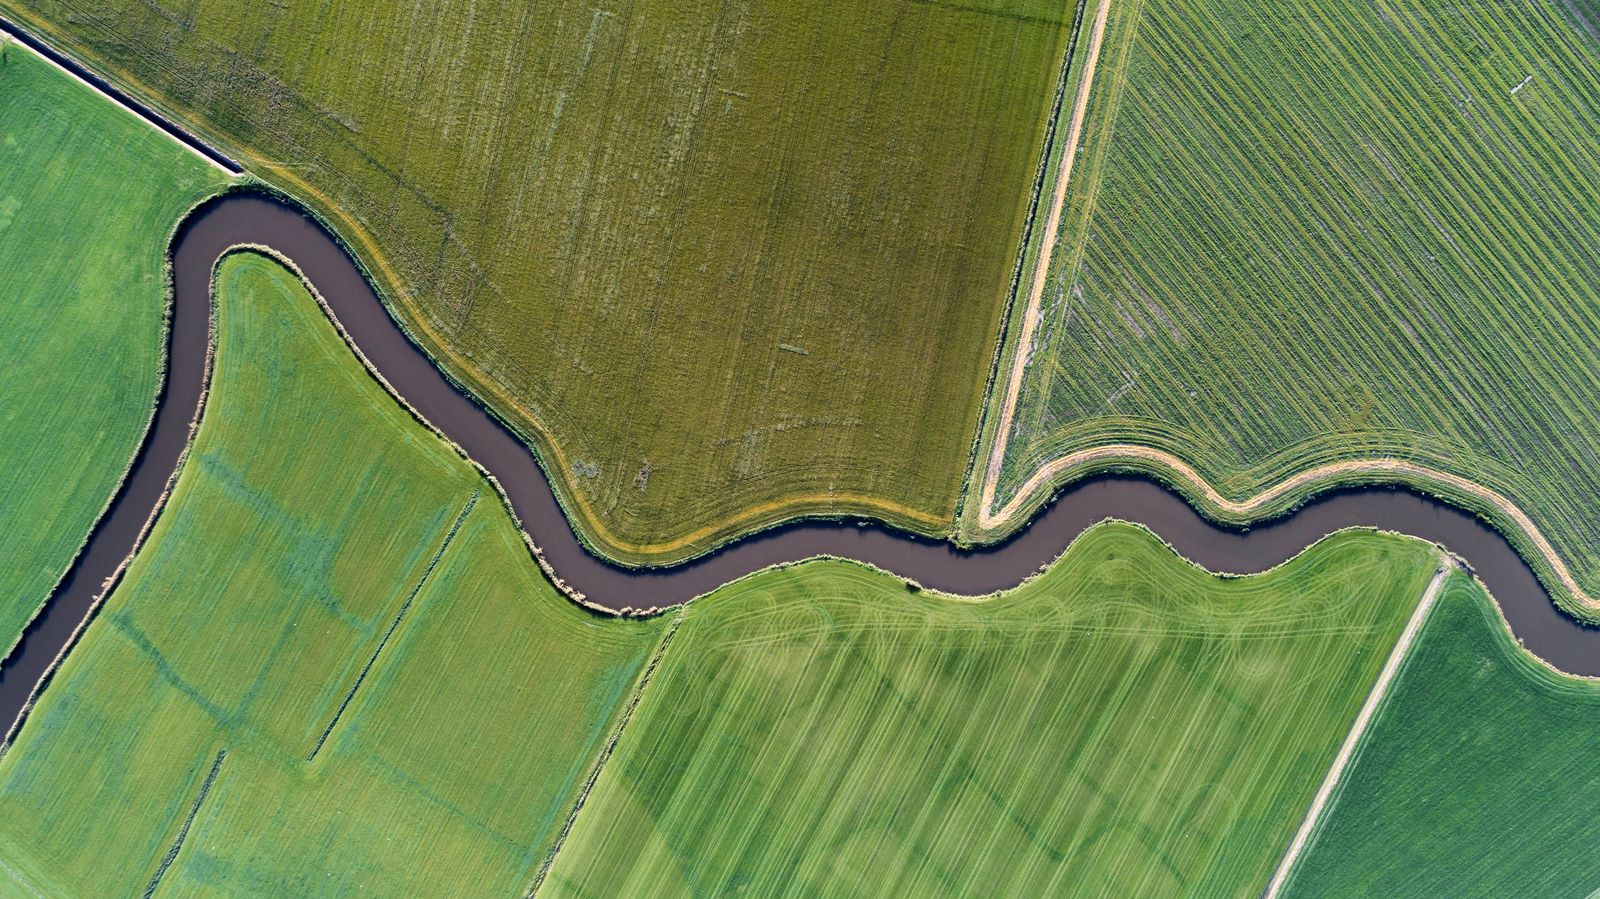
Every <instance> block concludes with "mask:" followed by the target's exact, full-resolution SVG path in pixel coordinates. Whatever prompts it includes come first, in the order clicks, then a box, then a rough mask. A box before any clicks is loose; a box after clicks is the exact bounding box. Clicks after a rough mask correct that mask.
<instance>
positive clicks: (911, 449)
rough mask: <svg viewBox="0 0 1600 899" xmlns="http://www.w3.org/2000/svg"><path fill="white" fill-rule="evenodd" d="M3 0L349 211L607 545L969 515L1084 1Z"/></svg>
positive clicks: (308, 195) (424, 330) (262, 167)
mask: <svg viewBox="0 0 1600 899" xmlns="http://www.w3.org/2000/svg"><path fill="white" fill-rule="evenodd" d="M0 7H3V8H5V9H8V10H9V11H11V12H12V13H13V14H15V15H17V16H18V17H19V18H20V19H21V20H22V21H23V22H25V23H27V24H29V25H30V26H31V27H35V28H38V29H40V30H41V31H43V32H44V33H46V34H49V35H50V36H51V37H53V38H54V39H56V40H58V41H60V42H61V43H62V44H63V45H64V46H66V47H68V48H69V49H70V50H71V51H72V52H74V53H76V54H79V55H81V56H82V57H83V58H85V59H86V60H88V61H89V62H90V63H92V64H94V65H96V66H97V67H100V68H103V69H104V70H106V71H107V72H108V73H109V74H110V75H111V76H112V77H114V78H115V79H117V80H119V81H121V82H124V83H126V84H127V85H128V86H129V87H130V89H131V90H133V91H135V92H136V93H139V94H141V95H143V96H146V97H148V98H149V99H150V100H151V101H152V102H153V103H155V104H156V105H157V106H159V107H161V108H164V109H167V110H169V111H171V112H172V114H173V115H174V117H175V118H176V119H178V120H179V121H184V122H186V123H190V124H192V125H193V126H194V127H195V128H196V129H197V130H199V131H200V132H202V133H204V134H206V135H207V136H208V137H211V138H212V139H214V140H215V141H216V142H217V143H218V144H219V145H220V146H223V147H225V148H227V149H229V150H230V151H231V152H233V153H235V154H236V155H238V156H239V157H240V158H241V159H242V160H244V161H245V162H246V163H247V164H248V165H249V166H250V168H251V169H252V171H254V172H255V173H257V174H259V175H261V176H262V177H264V178H266V179H267V180H269V181H271V182H272V183H274V184H275V185H277V186H279V187H281V188H284V189H287V190H288V191H290V192H291V193H293V194H295V195H296V196H298V197H300V198H301V199H303V200H305V201H307V202H308V203H310V204H311V205H312V206H314V207H315V208H316V209H317V210H318V212H319V213H320V214H322V215H323V216H325V217H326V218H328V219H329V220H330V221H331V222H332V223H333V224H334V225H335V226H336V227H337V228H338V229H339V230H340V232H341V233H342V234H343V235H344V236H345V237H346V238H348V239H349V240H351V241H352V242H353V243H354V245H355V246H354V248H355V250H356V251H357V253H358V255H360V256H361V257H362V259H363V261H364V262H366V263H367V265H368V267H369V268H371V269H372V271H373V272H374V273H375V275H376V276H377V278H378V280H379V282H380V284H381V286H382V287H383V288H384V289H385V291H386V293H387V294H388V295H389V296H390V298H391V299H393V300H394V301H395V302H396V303H397V305H398V309H399V313H400V315H401V317H402V318H403V320H404V321H405V322H406V324H407V326H408V327H409V328H410V329H411V330H412V331H413V332H414V333H415V334H416V335H417V336H418V337H419V339H420V340H421V341H422V343H424V344H425V345H426V346H427V347H428V348H429V350H430V351H431V352H432V353H433V354H434V355H435V356H436V357H437V358H438V359H439V360H440V361H441V362H442V363H443V364H444V365H445V367H446V368H448V369H449V370H450V371H451V372H452V373H454V374H455V375H456V376H458V377H459V378H461V379H462V380H464V381H465V382H467V383H468V384H469V385H471V387H472V388H473V390H474V391H475V392H476V393H477V394H478V395H479V396H481V397H483V398H484V399H485V400H486V401H488V402H489V403H490V404H491V405H492V406H493V407H494V408H495V409H496V410H497V411H498V412H500V413H501V414H502V415H504V416H506V417H508V418H509V419H510V420H511V421H512V422H513V423H514V424H515V425H516V426H517V427H518V428H519V429H521V430H522V431H523V432H524V433H525V434H527V435H528V436H529V437H530V439H532V440H534V442H536V443H537V444H538V445H539V446H540V449H541V453H542V455H543V457H544V461H545V462H546V464H547V467H548V468H549V469H550V472H551V475H552V477H553V480H554V481H555V482H556V486H557V489H558V491H559V492H560V494H561V496H562V498H563V502H564V503H565V504H566V505H567V507H568V509H569V512H570V513H571V514H572V517H573V518H574V519H575V520H576V521H577V522H578V524H579V526H580V528H581V529H582V530H583V532H584V533H585V534H586V536H587V537H588V538H589V539H590V540H591V541H592V542H594V543H596V544H597V545H598V546H600V547H601V548H602V549H604V550H606V551H607V552H610V553H612V554H613V555H616V556H618V557H620V558H624V559H631V560H644V559H653V560H655V561H662V560H666V559H669V558H672V557H682V556H685V555H687V554H691V553H693V552H694V551H696V550H700V549H704V548H706V547H708V546H710V545H712V544H714V543H716V542H718V541H720V540H723V539H726V538H728V537H730V536H735V535H738V534H741V533H744V532H747V531H749V530H752V529H754V528H758V527H760V526H762V525H768V524H772V523H775V522H778V521H780V520H783V519H785V518H788V517H791V516H794V515H796V514H801V513H827V512H836V513H846V512H865V513H871V514H874V515H877V516H879V517H882V518H885V519H888V520H890V521H893V522H895V523H897V524H901V525H903V526H905V527H908V528H911V529H914V530H918V531H924V532H940V533H943V532H948V531H949V530H950V528H951V527H952V521H953V517H954V509H955V504H956V500H957V495H958V492H959V490H960V488H961V481H962V476H963V474H964V472H965V468H966V464H967V461H968V457H969V451H970V448H971V441H972V436H973V429H974V426H975V423H976V420H977V415H978V411H979V406H980V404H981V403H982V394H983V390H984V385H985V379H986V377H987V375H988V370H989V365H990V361H991V355H992V349H993V345H994V340H995V332H996V329H997V323H998V321H999V317H1000V312H1001V309H1002V308H1003V306H1004V304H1005V301H1006V297H1007V292H1008V289H1009V287H1010V281H1011V275H1012V269H1013V266H1014V262H1015V258H1016V252H1017V243H1018V240H1019V237H1020V233H1021V226H1022V221H1023V217H1024V212H1025V210H1026V207H1027V205H1028V202H1029V199H1030V191H1031V189H1032V186H1033V180H1034V179H1033V176H1034V172H1035V168H1036V164H1037V161H1038V153H1039V149H1040V143H1041V137H1042V135H1043V132H1044V126H1045V122H1046V119H1048V118H1049V111H1050V103H1051V100H1052V95H1053V92H1054V86H1055V81H1056V76H1057V74H1058V71H1059V65H1060V59H1061V53H1062V50H1063V49H1064V47H1065V45H1066V39H1067V33H1068V32H1069V30H1070V28H1071V19H1072V15H1073V10H1074V7H1073V6H1072V5H1071V4H1062V3H1053V2H1042V0H993V2H984V3H975V4H965V3H923V2H915V0H892V2H885V3H838V2H823V0H813V2H806V3H777V2H760V3H753V4H734V5H728V6H723V7H720V8H719V7H715V6H706V7H702V8H699V9H697V10H695V11H692V12H691V11H689V10H687V9H686V8H685V7H683V6H682V5H681V4H678V3H673V2H666V0H651V2H645V3H637V4H631V5H629V6H628V7H626V8H618V9H610V8H601V7H597V6H595V5H594V4H592V3H588V2H577V0H562V2H558V3H555V4H551V5H546V6H541V7H540V8H539V9H538V10H537V11H530V9H529V7H528V6H527V5H526V4H525V3H521V2H490V3H484V2H468V0H454V2H445V3H430V4H420V3H415V2H403V3H386V4H339V5H335V6H334V7H331V8H325V4H322V3H320V2H312V0H289V2H284V3H277V4H249V5H234V6H230V7H226V8H224V7H210V6H208V7H198V8H197V7H194V6H193V5H192V4H190V3H188V2H176V0H159V2H143V0H114V2H108V3H101V4H97V5H96V7H95V9H94V10H93V13H92V14H91V15H84V14H82V13H83V12H84V10H82V9H81V8H80V7H81V3H79V2H78V0H4V2H0ZM396 98H403V101H401V102H397V101H396Z"/></svg>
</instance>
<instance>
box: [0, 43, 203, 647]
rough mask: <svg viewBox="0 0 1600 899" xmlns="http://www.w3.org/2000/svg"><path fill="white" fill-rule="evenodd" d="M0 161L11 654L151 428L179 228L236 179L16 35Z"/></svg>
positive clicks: (4, 77) (0, 640) (0, 50)
mask: <svg viewBox="0 0 1600 899" xmlns="http://www.w3.org/2000/svg"><path fill="white" fill-rule="evenodd" d="M0 172H4V173H5V174H4V177H3V178H0V334H3V335H5V343H6V354H5V362H4V364H3V365H0V460H4V463H5V466H4V467H5V475H4V476H3V477H0V522H3V523H4V524H3V525H0V657H3V656H4V655H5V654H6V653H7V652H9V651H10V649H11V647H12V645H13V643H15V642H16V640H17V638H18V636H19V635H20V634H21V633H22V630H23V627H24V626H25V625H26V624H27V623H28V621H29V619H31V618H32V617H33V616H34V613H35V612H37V611H38V609H39V607H40V606H41V605H42V604H43V603H44V601H45V599H46V598H47V597H48V596H49V595H50V592H51V590H52V589H53V588H54V587H55V585H56V583H57V582H58V581H60V579H61V577H62V575H63V574H64V573H65V571H66V569H67V566H68V565H69V564H70V563H71V562H72V560H73V558H74V557H75V556H76V554H77V552H78V550H79V548H80V547H81V546H83V544H84V541H85V539H86V538H87V537H88V535H89V531H90V529H91V527H93V525H94V523H95V521H96V519H98V518H99V516H100V513H101V511H102V510H103V509H104V508H105V507H106V505H107V503H109V502H110V501H111V497H112V494H113V493H115V491H116V489H117V485H118V484H119V483H120V482H121V479H122V476H123V473H124V472H125V471H127V469H128V466H129V464H130V463H131V460H132V458H133V455H134V452H135V450H136V449H137V448H138V446H139V442H140V440H141V438H142V436H143V434H144V432H145V429H146V427H147V426H148V425H149V422H150V417H151V414H152V412H153V411H154V408H155V400H156V393H157V391H158V390H159V388H160V386H161V365H162V358H163V344H162V340H163V335H164V334H165V327H166V326H165V316H166V311H165V310H166V307H167V286H166V275H165V271H166V254H167V241H168V237H169V236H170V235H171V233H172V231H173V229H174V228H175V227H176V226H177V223H178V220H179V219H180V218H181V217H182V216H183V213H184V211H185V210H186V209H188V208H189V207H190V206H192V205H194V204H195V203H197V202H199V201H200V200H201V199H203V198H204V197H205V196H206V195H208V194H210V193H212V192H214V191H216V190H218V189H219V188H221V187H222V186H223V185H224V184H226V183H227V175H226V173H224V172H221V171H220V170H218V169H215V168H213V167H212V166H210V165H209V164H207V163H206V162H204V161H203V160H201V159H200V158H198V157H196V156H195V155H193V154H191V153H190V152H189V151H188V150H186V149H184V148H183V147H182V146H181V145H179V144H178V143H176V142H175V141H173V140H172V139H170V138H168V137H167V136H166V135H164V134H162V133H160V132H159V131H156V130H154V129H152V128H150V127H149V126H148V125H147V124H145V123H144V122H141V121H140V120H138V119H137V118H135V117H133V116H131V115H129V114H128V113H127V111H126V110H124V109H122V108H120V107H118V106H117V105H116V104H114V103H112V102H111V101H110V100H108V99H106V98H105V97H102V96H100V95H99V94H97V93H95V92H93V91H91V90H89V89H88V88H87V87H85V86H84V85H82V84H80V83H78V82H77V81H75V80H73V79H72V78H71V77H69V76H68V75H66V74H65V73H64V72H61V71H60V70H58V69H56V68H55V67H53V66H51V65H50V64H49V63H47V62H46V61H44V60H43V59H41V58H40V57H38V56H36V55H35V54H34V53H33V52H32V51H30V50H28V49H27V48H25V47H23V46H21V45H19V44H15V43H12V42H10V41H9V39H7V38H5V37H4V36H3V35H0Z"/></svg>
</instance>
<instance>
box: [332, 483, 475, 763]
mask: <svg viewBox="0 0 1600 899" xmlns="http://www.w3.org/2000/svg"><path fill="white" fill-rule="evenodd" d="M477 504H478V493H477V491H473V493H472V495H471V496H469V497H467V502H466V505H464V506H462V507H461V512H460V513H459V514H457V515H456V520H455V522H454V523H452V524H451V525H450V530H449V531H448V532H446V533H445V535H444V539H443V540H442V541H440V542H439V548H438V549H437V550H435V551H434V553H433V558H432V559H429V560H428V567H427V568H426V569H424V570H423V572H422V577H419V578H417V584H416V586H414V587H412V588H411V593H410V594H409V595H408V596H406V601H405V602H403V603H401V604H400V611H398V612H396V613H395V616H394V620H393V621H391V622H389V629H388V630H386V631H384V632H383V639H382V640H379V641H378V645H377V647H376V648H374V649H373V650H372V657H371V658H369V659H367V664H365V665H363V666H361V673H360V674H357V675H356V682H355V683H353V684H351V685H350V692H349V693H346V694H345V697H344V701H343V702H341V703H339V708H338V710H337V711H335V712H334V713H333V719H332V720H331V721H329V722H328V726H327V727H325V728H323V730H322V736H320V737H318V738H317V745H316V746H315V747H314V748H313V749H312V750H311V754H310V755H308V756H306V761H307V762H313V761H316V758H317V753H319V752H321V751H322V746H323V744H324V743H326V742H328V736H329V735H330V734H332V733H333V729H334V728H335V727H337V726H338V724H339V719H340V718H341V717H343V716H344V710H345V709H347V708H349V707H350V701H351V700H353V699H355V698H356V691H357V690H359V689H361V684H362V682H363V681H365V680H366V679H367V673H368V672H369V671H371V670H372V666H373V665H374V664H376V663H377V661H378V655H379V654H380V653H382V652H383V648H384V647H385V646H387V645H389V638H390V637H392V636H394V632H395V630H396V629H398V628H399V627H400V622H401V620H403V619H404V618H405V617H406V612H409V611H410V610H411V604H412V603H413V602H415V601H416V598H417V594H419V593H421V592H422V587H423V585H424V584H427V583H428V577H429V576H430V575H432V574H433V569H435V568H437V567H438V565H439V560H440V559H441V558H443V557H444V551H445V550H447V549H449V548H450V543H451V541H453V540H455V539H456V533H457V532H458V531H460V530H461V525H462V523H463V522H465V521H466V520H467V516H468V515H470V514H471V513H472V507H473V506H476V505H477Z"/></svg>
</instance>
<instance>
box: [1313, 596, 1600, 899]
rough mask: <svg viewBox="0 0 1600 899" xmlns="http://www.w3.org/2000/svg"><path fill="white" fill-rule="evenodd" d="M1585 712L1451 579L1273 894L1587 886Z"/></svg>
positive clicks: (1597, 794) (1518, 892) (1589, 689)
mask: <svg viewBox="0 0 1600 899" xmlns="http://www.w3.org/2000/svg"><path fill="white" fill-rule="evenodd" d="M1597 721H1600V684H1597V683H1594V682H1590V681H1583V680H1578V679H1576V678H1570V677H1564V676H1561V675H1557V674H1555V673H1553V672H1551V671H1550V670H1549V669H1548V668H1545V667H1544V666H1542V665H1540V664H1538V663H1536V662H1535V661H1533V660H1532V659H1531V658H1529V657H1528V655H1527V653H1526V652H1524V651H1522V650H1521V649H1520V648H1519V647H1517V646H1516V645H1514V644H1513V643H1512V641H1511V638H1510V637H1509V635H1508V634H1507V633H1506V629H1505V625H1504V624H1503V623H1502V621H1501V619H1500V615H1499V613H1498V612H1497V611H1495V609H1494V607H1493V605H1491V602H1490V600H1489V597H1488V596H1487V595H1486V594H1485V593H1484V592H1483V589H1482V587H1480V586H1479V585H1478V584H1477V583H1475V582H1474V581H1472V580H1470V579H1469V578H1468V577H1466V576H1465V575H1455V576H1453V577H1452V578H1451V580H1450V581H1449V582H1448V583H1447V584H1446V585H1445V589H1444V592H1443V594H1442V595H1441V596H1440V598H1439V601H1438V604H1437V605H1436V606H1435V607H1434V609H1433V611H1432V612H1431V613H1430V615H1429V620H1428V621H1427V623H1426V624H1425V625H1424V628H1423V631H1422V634H1421V636H1420V637H1419V639H1418V640H1417V642H1416V643H1415V644H1414V645H1413V647H1412V650H1411V655H1410V656H1409V657H1408V658H1407V660H1406V663H1405V667H1404V668H1403V669H1401V672H1400V675H1399V677H1398V678H1397V679H1396V680H1395V682H1394V684H1393V686H1391V687H1390V692H1389V696H1388V699H1387V700H1386V703H1385V705H1384V706H1383V708H1382V710H1381V711H1380V712H1379V715H1378V718H1377V720H1376V721H1374V722H1373V724H1372V726H1371V728H1370V729H1369V730H1368V731H1367V735H1366V738H1365V741H1364V743H1363V746H1362V748H1361V750H1360V755H1359V756H1358V757H1357V759H1356V761H1355V763H1353V764H1352V765H1351V766H1350V768H1349V769H1348V770H1347V772H1346V774H1345V780H1344V783H1343V785H1342V787H1341V791H1340V793H1339V794H1338V798H1337V800H1336V801H1335V802H1334V803H1333V804H1332V805H1330V806H1329V807H1328V809H1327V811H1326V812H1325V813H1324V817H1323V824H1322V826H1321V828H1320V829H1319V831H1318V833H1317V835H1316V838H1315V840H1314V842H1313V843H1312V844H1311V845H1310V846H1309V847H1308V848H1307V850H1306V852H1305V854H1304V855H1303V856H1302V857H1301V861H1300V864H1299V866H1298V867H1297V868H1296V871H1295V873H1294V876H1293V878H1292V879H1291V880H1290V881H1289V885H1288V889H1287V890H1285V892H1284V895H1286V896H1358V895H1360V896H1420V895H1429V896H1549V897H1558V896H1571V897H1575V899H1581V897H1585V896H1591V895H1593V894H1594V891H1595V890H1596V888H1600V857H1597V856H1596V854H1595V852H1594V810H1595V809H1596V808H1600V762H1597V761H1596V754H1595V747H1596V745H1597V743H1600V738H1597V736H1596V722H1597Z"/></svg>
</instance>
